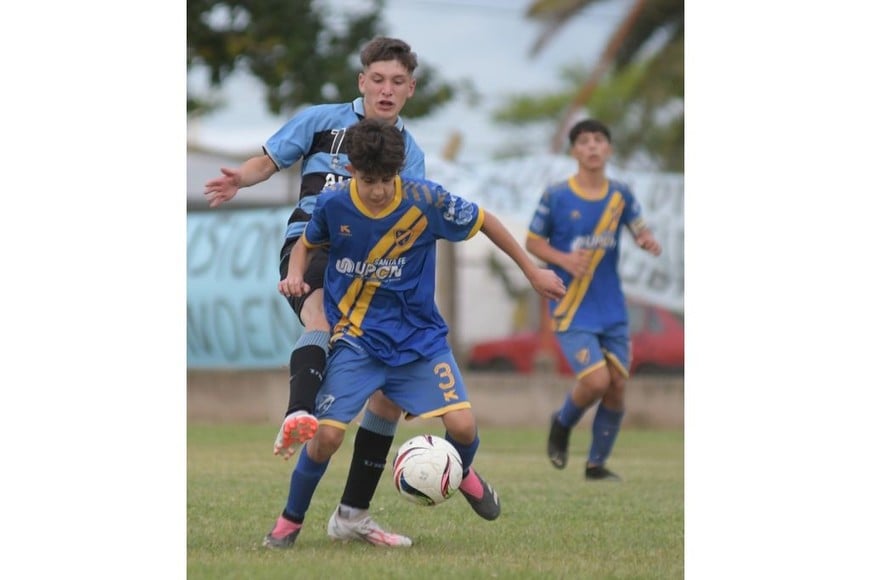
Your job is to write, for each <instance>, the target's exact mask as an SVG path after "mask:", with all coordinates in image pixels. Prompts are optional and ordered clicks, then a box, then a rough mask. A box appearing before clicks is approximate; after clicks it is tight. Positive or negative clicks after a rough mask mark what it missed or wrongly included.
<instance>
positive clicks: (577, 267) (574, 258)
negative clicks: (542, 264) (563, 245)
mask: <svg viewBox="0 0 870 580" xmlns="http://www.w3.org/2000/svg"><path fill="white" fill-rule="evenodd" d="M591 263H592V250H574V251H573V252H568V253H567V254H564V259H563V260H562V263H561V264H559V265H560V266H562V269H563V270H565V271H566V272H568V273H569V274H571V275H572V276H574V277H575V278H582V277H583V276H585V275H586V272H587V271H588V270H589V264H591Z"/></svg>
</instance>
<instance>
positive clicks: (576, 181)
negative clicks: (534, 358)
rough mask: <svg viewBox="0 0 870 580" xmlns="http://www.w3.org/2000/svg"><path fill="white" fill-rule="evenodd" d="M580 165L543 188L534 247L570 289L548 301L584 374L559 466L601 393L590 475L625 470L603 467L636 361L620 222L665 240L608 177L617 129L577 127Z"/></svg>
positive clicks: (557, 441)
mask: <svg viewBox="0 0 870 580" xmlns="http://www.w3.org/2000/svg"><path fill="white" fill-rule="evenodd" d="M568 138H569V142H570V144H571V155H572V156H573V157H574V158H575V159H576V160H577V166H578V169H577V173H575V174H574V175H573V176H571V177H570V178H568V179H567V180H566V181H562V182H560V183H556V184H554V185H552V186H550V187H548V188H547V189H546V191H544V194H543V196H542V197H541V200H540V203H539V204H538V207H537V210H536V211H535V215H534V217H533V219H532V223H531V225H530V226H529V233H528V236H527V239H526V249H527V250H528V251H529V252H530V253H531V254H533V255H534V256H537V257H538V258H540V259H541V260H543V261H545V262H547V263H548V264H550V266H551V267H552V268H553V270H554V271H555V272H556V273H557V274H558V275H559V277H560V278H562V280H564V282H565V284H566V286H567V287H568V292H567V293H566V294H565V296H564V297H562V298H561V299H559V300H552V301H550V304H549V307H550V314H551V316H552V318H553V324H554V330H555V332H556V338H557V339H558V342H559V346H560V348H561V349H562V352H563V353H564V355H565V358H566V359H567V360H568V361H569V363H570V364H571V367H572V369H573V370H574V372H575V373H576V377H577V380H576V383H575V384H574V385H573V388H572V389H571V390H570V391H569V392H568V394H567V396H566V397H565V402H564V404H563V405H562V408H561V409H559V410H558V411H557V412H556V413H555V414H554V415H553V417H552V420H551V425H550V434H549V438H548V442H547V453H548V455H549V457H550V461H551V462H552V463H553V465H554V466H555V467H556V468H558V469H564V468H565V465H566V463H567V460H568V438H569V435H570V433H571V429H572V428H573V427H574V426H576V425H577V423H578V422H579V421H580V418H581V417H582V416H583V413H584V412H585V411H586V410H587V409H588V408H589V407H591V406H592V405H594V404H595V403H596V402H598V401H600V404H599V405H598V411H597V412H596V413H595V419H594V421H593V423H592V444H591V446H590V449H589V456H588V458H587V461H586V473H585V475H586V479H587V480H611V481H618V480H619V479H620V478H619V476H617V475H616V474H615V473H613V472H612V471H610V470H609V469H607V468H606V467H605V466H604V463H605V461H607V458H608V457H609V456H610V452H611V451H612V449H613V444H614V442H615V441H616V436H617V434H618V433H619V427H620V424H621V423H622V416H623V414H624V413H625V383H626V379H627V378H628V369H629V366H630V365H629V363H630V358H629V357H630V356H631V352H630V344H629V332H628V313H627V309H626V305H625V296H624V295H623V293H622V287H621V284H620V279H619V274H618V272H617V265H618V261H619V238H620V233H621V228H622V226H626V227H628V229H629V231H630V232H631V233H632V235H633V236H634V240H635V242H636V243H637V245H638V246H640V247H641V248H643V249H644V250H646V251H648V252H650V253H652V254H653V255H656V256H657V255H659V254H660V253H661V246H660V245H659V243H658V242H657V241H656V239H655V238H654V237H653V234H652V232H651V231H650V230H649V229H648V228H647V227H646V225H644V222H643V220H642V219H641V215H640V205H639V204H638V203H637V200H636V199H635V197H634V194H633V193H632V192H631V190H630V189H629V187H628V186H627V185H626V184H624V183H620V182H618V181H614V180H611V179H608V178H607V176H606V174H605V167H606V165H607V160H608V159H609V158H610V154H611V145H610V131H609V130H608V128H607V127H606V126H605V125H604V124H603V123H601V122H599V121H596V120H592V119H589V120H585V121H581V122H579V123H577V124H576V125H574V126H573V127H572V128H571V131H570V132H569V136H568Z"/></svg>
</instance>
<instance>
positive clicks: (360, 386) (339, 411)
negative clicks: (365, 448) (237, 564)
mask: <svg viewBox="0 0 870 580" xmlns="http://www.w3.org/2000/svg"><path fill="white" fill-rule="evenodd" d="M329 368H330V373H329V375H328V376H327V378H326V380H325V381H324V384H323V386H322V388H321V392H320V393H319V398H318V401H319V402H321V403H323V404H321V406H320V408H321V410H322V412H321V413H320V417H321V419H322V421H321V424H320V428H319V429H318V430H317V432H316V433H315V434H314V437H313V438H312V439H311V440H310V441H308V442H307V443H306V445H305V447H304V448H303V451H302V453H300V454H299V455H300V456H299V460H298V461H297V463H296V467H295V469H294V470H293V475H292V476H291V478H290V490H289V492H288V494H287V503H286V505H285V506H284V510H283V511H282V512H281V515H280V516H278V519H277V521H276V523H275V526H274V527H273V528H272V531H271V532H270V533H269V534H268V535H267V536H266V538H265V539H264V540H263V545H264V546H266V547H270V548H287V547H290V546H291V545H293V543H294V542H295V541H296V537H297V536H298V535H299V531H300V530H301V529H302V524H303V522H304V520H305V514H306V512H307V511H308V507H309V506H310V504H311V498H312V497H313V496H314V492H315V490H316V489H317V485H318V484H319V483H320V480H321V478H322V477H323V474H324V473H325V472H326V468H327V466H328V465H329V460H330V458H331V457H332V455H333V454H334V453H335V452H336V451H337V450H338V448H339V447H340V446H341V443H342V441H343V440H344V433H345V430H346V429H347V425H348V423H350V421H352V420H353V418H354V417H355V416H356V415H357V414H358V413H359V411H360V409H362V407H363V405H364V404H365V401H366V398H368V396H369V394H371V393H372V392H373V391H374V390H375V389H376V388H377V387H378V386H379V385H380V384H381V383H382V382H383V376H382V374H379V373H380V372H381V371H380V369H379V363H377V361H374V360H373V359H371V357H368V356H367V355H366V354H365V353H360V352H357V351H356V350H355V349H353V348H349V347H341V346H339V347H337V349H336V352H335V353H334V355H333V357H332V358H331V359H330V365H329ZM330 378H332V379H333V380H332V381H330Z"/></svg>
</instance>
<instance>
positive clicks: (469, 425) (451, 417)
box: [443, 409, 477, 445]
mask: <svg viewBox="0 0 870 580" xmlns="http://www.w3.org/2000/svg"><path fill="white" fill-rule="evenodd" d="M443 420H444V427H445V429H447V432H448V433H450V436H451V437H453V438H454V439H456V441H458V442H459V443H462V444H463V445H470V444H471V443H472V442H473V441H474V438H475V437H476V436H477V423H476V422H475V420H474V415H473V414H472V413H471V411H470V410H468V409H463V411H455V412H452V413H447V414H446V415H444V418H443Z"/></svg>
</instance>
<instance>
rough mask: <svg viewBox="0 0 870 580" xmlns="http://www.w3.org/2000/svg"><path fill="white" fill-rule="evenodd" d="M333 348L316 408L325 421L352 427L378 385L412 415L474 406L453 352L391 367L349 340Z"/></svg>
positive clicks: (343, 427) (318, 414)
mask: <svg viewBox="0 0 870 580" xmlns="http://www.w3.org/2000/svg"><path fill="white" fill-rule="evenodd" d="M332 349H333V350H332V352H331V353H330V354H329V360H328V361H327V363H326V378H325V379H324V380H323V385H322V386H321V388H320V391H319V392H318V394H317V402H316V405H315V411H314V413H315V415H317V418H318V420H319V421H320V424H321V425H331V426H333V427H337V428H339V429H346V428H347V424H348V423H350V422H351V421H352V420H353V418H354V417H356V416H357V414H359V412H360V411H361V410H362V408H363V406H364V405H365V403H366V399H368V398H369V396H371V394H372V393H374V392H375V391H376V390H378V389H381V390H382V391H383V393H384V394H385V395H386V396H387V397H389V399H390V400H391V401H393V402H394V403H396V404H397V405H399V407H401V408H402V409H403V410H404V411H405V412H406V413H407V414H408V415H412V416H417V417H423V418H429V417H439V416H441V415H443V414H445V413H447V412H449V411H455V410H457V409H468V408H470V407H471V403H470V402H469V401H468V395H467V394H466V392H465V383H464V382H463V381H462V375H461V374H460V373H459V367H458V366H457V364H456V360H455V359H454V358H453V353H451V352H450V351H449V350H447V351H445V352H443V353H441V354H439V355H436V356H435V357H433V358H431V359H421V360H417V361H414V362H412V363H409V364H406V365H402V366H398V367H391V366H388V365H386V364H384V363H382V362H381V361H379V360H378V359H376V358H374V357H373V356H371V355H369V354H368V353H367V352H366V351H365V350H363V349H362V348H360V347H357V346H352V345H350V344H348V343H346V342H342V341H338V342H337V343H335V344H334V345H333V347H332Z"/></svg>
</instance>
